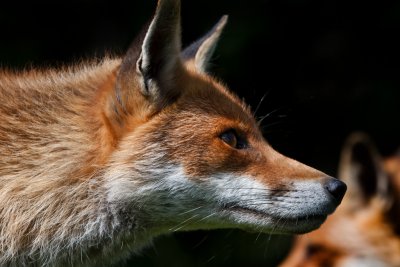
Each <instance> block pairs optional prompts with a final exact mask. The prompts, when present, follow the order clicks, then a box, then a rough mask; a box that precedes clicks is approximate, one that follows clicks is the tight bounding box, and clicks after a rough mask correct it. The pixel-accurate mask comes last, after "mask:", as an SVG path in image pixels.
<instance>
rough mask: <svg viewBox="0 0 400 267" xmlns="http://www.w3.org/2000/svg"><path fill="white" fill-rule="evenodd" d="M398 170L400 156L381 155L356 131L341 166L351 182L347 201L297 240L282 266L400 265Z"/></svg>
mask: <svg viewBox="0 0 400 267" xmlns="http://www.w3.org/2000/svg"><path fill="white" fill-rule="evenodd" d="M399 170H400V157H399V156H398V155H396V156H393V157H389V158H387V159H382V158H381V156H380V155H379V154H378V152H377V149H376V148H375V147H374V145H373V144H372V142H371V141H370V139H369V138H368V137H367V136H366V135H364V134H361V133H355V134H353V135H351V136H350V137H349V139H348V141H347V142H346V144H345V146H344V149H343V151H342V156H341V161H340V165H339V177H340V178H341V179H343V180H344V181H345V182H346V184H347V185H348V193H347V194H346V196H345V197H344V199H343V203H342V204H341V206H340V207H339V208H338V210H337V211H336V212H335V214H333V215H332V216H331V217H330V218H329V219H328V220H327V222H326V223H325V224H324V225H322V227H321V228H320V229H318V230H317V231H314V232H312V233H310V234H307V235H304V236H302V237H300V238H298V239H297V240H296V242H295V245H294V248H293V250H292V252H291V254H290V255H289V257H288V259H287V260H286V261H285V262H284V264H283V265H282V266H288V267H289V266H290V267H296V266H298V267H301V266H304V267H306V266H310V267H311V266H324V267H325V266H331V267H350V266H354V267H358V266H382V267H384V266H400V231H399V230H400V228H399V226H400V220H399V216H400V205H399V204H400V194H399V189H400V187H399V186H398V184H399V180H398V179H399V175H400V171H399ZM396 177H397V178H396Z"/></svg>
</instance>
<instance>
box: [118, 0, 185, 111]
mask: <svg viewBox="0 0 400 267" xmlns="http://www.w3.org/2000/svg"><path fill="white" fill-rule="evenodd" d="M180 33H181V30H180V0H159V1H158V4H157V10H156V12H155V15H154V18H153V20H152V21H151V23H150V25H149V27H148V28H147V29H146V30H145V33H144V35H142V37H140V38H139V39H138V40H136V41H135V42H134V44H133V45H132V46H131V47H130V48H129V50H128V52H127V54H126V56H125V57H124V58H123V61H122V63H121V67H120V71H119V74H118V80H117V90H120V91H123V93H122V94H123V95H124V96H125V98H129V99H128V100H127V101H135V99H133V98H134V96H132V95H133V94H137V92H134V91H135V90H136V91H139V93H140V94H141V96H142V97H145V98H146V99H147V100H148V102H149V104H151V105H153V106H154V105H156V106H160V105H161V106H162V105H163V104H165V103H166V102H168V101H170V100H171V99H173V98H176V97H177V95H178V94H179V92H178V91H177V89H176V88H177V86H175V85H176V84H175V82H176V79H177V76H179V73H180V70H181V68H182V63H181V58H180V50H181V37H180ZM137 89H139V90H137ZM126 96H128V97H126ZM122 98H124V97H123V96H122ZM120 102H121V101H120ZM126 105H130V103H126Z"/></svg>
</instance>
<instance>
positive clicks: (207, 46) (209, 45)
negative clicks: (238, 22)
mask: <svg viewBox="0 0 400 267" xmlns="http://www.w3.org/2000/svg"><path fill="white" fill-rule="evenodd" d="M227 21H228V16H227V15H225V16H223V17H222V18H221V19H220V20H219V21H218V23H217V24H215V25H214V27H213V28H212V29H211V30H210V31H209V32H208V33H207V34H206V35H204V36H203V37H202V38H200V39H198V40H197V41H196V42H194V43H193V44H191V45H190V46H188V47H187V48H185V50H184V51H183V52H182V58H183V59H184V60H185V61H189V60H194V64H195V66H196V69H197V70H198V71H200V72H206V71H207V66H208V63H209V61H210V59H211V57H212V55H213V53H214V50H215V48H216V46H217V43H218V40H219V38H220V36H221V33H222V31H223V29H224V27H225V25H226V23H227Z"/></svg>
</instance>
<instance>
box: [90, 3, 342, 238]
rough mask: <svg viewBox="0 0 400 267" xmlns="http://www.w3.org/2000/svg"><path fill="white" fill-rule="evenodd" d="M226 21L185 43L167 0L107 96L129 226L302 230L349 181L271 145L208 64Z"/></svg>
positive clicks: (116, 192) (117, 190) (111, 169)
mask: <svg viewBox="0 0 400 267" xmlns="http://www.w3.org/2000/svg"><path fill="white" fill-rule="evenodd" d="M226 22H227V17H226V16H224V17H222V18H221V20H220V21H219V22H218V23H217V24H216V25H215V26H214V27H213V28H212V29H211V31H210V32H208V33H207V34H206V35H205V36H204V37H202V38H200V39H199V40H198V41H196V42H194V43H193V44H192V45H190V46H189V47H188V48H186V49H184V50H183V51H182V50H181V39H180V1H179V0H160V1H159V2H158V6H157V10H156V13H155V16H154V19H153V20H152V21H151V23H150V25H149V27H148V28H147V29H146V30H145V32H144V34H143V35H142V37H140V38H138V40H137V41H136V42H135V43H134V44H133V45H132V47H131V48H130V49H129V51H128V53H127V54H126V56H125V58H123V60H122V63H121V66H120V68H119V69H118V71H116V72H115V76H114V78H113V81H112V82H111V83H110V86H108V87H107V86H106V87H105V89H104V90H103V92H102V95H101V96H100V97H99V101H98V103H99V104H100V105H101V108H100V110H101V117H102V120H103V122H104V125H106V126H107V127H106V131H105V134H104V138H103V139H104V140H107V142H105V143H107V144H112V146H111V147H112V150H113V152H112V153H111V156H110V159H109V160H108V162H107V168H106V170H105V172H104V177H105V181H106V182H105V184H106V189H107V190H106V191H107V201H108V203H110V205H111V206H112V207H114V211H113V212H114V213H115V216H116V218H123V220H124V221H125V222H126V220H128V221H130V222H131V223H132V224H131V227H135V226H138V225H140V227H144V228H146V230H148V233H149V234H153V233H162V232H168V231H177V230H189V229H206V228H227V227H229V228H232V227H234V228H242V229H252V230H256V231H262V232H274V233H304V232H308V231H310V230H313V229H315V228H317V227H319V226H320V225H321V223H322V222H323V221H324V220H325V218H326V217H327V215H328V214H330V213H332V212H333V211H334V210H335V208H336V207H337V206H338V205H339V203H340V202H341V199H342V197H343V195H344V193H345V190H346V186H345V184H344V183H342V182H340V181H339V180H337V179H334V178H332V177H329V176H328V175H326V174H324V173H322V172H320V171H317V170H315V169H313V168H311V167H308V166H306V165H303V164H301V163H299V162H297V161H295V160H292V159H289V158H287V157H285V156H283V155H281V154H279V153H278V152H276V151H275V150H273V149H272V147H271V146H270V145H269V144H268V143H267V142H266V141H265V140H264V138H263V136H262V134H261V132H260V130H259V127H258V124H257V122H256V121H255V119H254V118H253V114H252V113H251V111H250V109H249V108H248V107H247V106H246V104H245V103H243V101H242V100H240V99H239V98H238V97H237V96H235V95H234V94H233V93H231V92H230V91H229V90H228V89H227V88H226V86H225V85H224V84H222V83H221V82H219V81H218V80H217V79H215V78H213V77H212V76H211V75H209V74H207V65H208V61H209V59H210V57H211V56H212V52H213V50H214V48H215V46H216V43H217V41H218V39H219V37H220V35H221V32H222V29H223V28H224V26H225V24H226ZM104 149H106V148H104ZM127 214H134V216H127ZM135 214H136V216H135ZM126 217H129V219H126Z"/></svg>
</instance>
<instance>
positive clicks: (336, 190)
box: [325, 178, 347, 203]
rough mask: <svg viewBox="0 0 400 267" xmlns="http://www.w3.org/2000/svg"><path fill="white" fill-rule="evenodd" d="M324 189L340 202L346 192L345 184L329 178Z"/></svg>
mask: <svg viewBox="0 0 400 267" xmlns="http://www.w3.org/2000/svg"><path fill="white" fill-rule="evenodd" d="M325 188H326V190H328V192H329V193H330V194H331V195H332V196H333V197H334V198H335V199H336V200H337V201H338V202H339V203H340V202H341V201H342V198H343V196H344V193H346V189H347V186H346V184H345V183H343V182H342V181H340V180H338V179H335V178H331V179H329V180H328V181H327V182H326V184H325Z"/></svg>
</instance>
